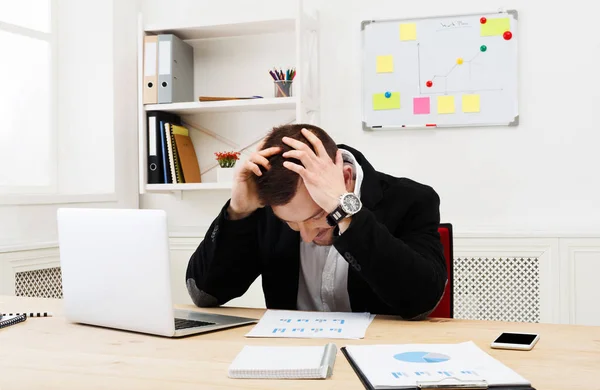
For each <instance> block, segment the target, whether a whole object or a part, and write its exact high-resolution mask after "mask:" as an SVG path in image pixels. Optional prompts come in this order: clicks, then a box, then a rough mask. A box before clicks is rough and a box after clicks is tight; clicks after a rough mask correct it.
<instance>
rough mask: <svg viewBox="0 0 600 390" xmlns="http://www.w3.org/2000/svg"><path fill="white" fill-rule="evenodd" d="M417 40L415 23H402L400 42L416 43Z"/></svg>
mask: <svg viewBox="0 0 600 390" xmlns="http://www.w3.org/2000/svg"><path fill="white" fill-rule="evenodd" d="M415 39H417V25H416V24H415V23H402V24H401V25H400V40H401V41H414V40H415Z"/></svg>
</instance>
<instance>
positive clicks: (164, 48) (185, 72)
mask: <svg viewBox="0 0 600 390" xmlns="http://www.w3.org/2000/svg"><path fill="white" fill-rule="evenodd" d="M158 83H159V84H158V103H177V102H191V101H193V100H194V49H193V48H192V46H190V45H189V44H187V43H185V42H184V41H182V40H181V39H180V38H178V37H177V36H176V35H174V34H160V35H158Z"/></svg>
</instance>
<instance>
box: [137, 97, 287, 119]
mask: <svg viewBox="0 0 600 390" xmlns="http://www.w3.org/2000/svg"><path fill="white" fill-rule="evenodd" d="M297 102H298V99H297V98H296V97H288V98H263V99H248V100H223V101H217V102H186V103H171V104H146V105H145V106H144V108H145V110H146V111H155V110H160V111H168V112H172V113H175V114H178V115H190V114H199V113H202V112H242V111H259V110H264V111H268V110H290V109H295V108H296V105H297Z"/></svg>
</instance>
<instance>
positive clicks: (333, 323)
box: [246, 310, 375, 339]
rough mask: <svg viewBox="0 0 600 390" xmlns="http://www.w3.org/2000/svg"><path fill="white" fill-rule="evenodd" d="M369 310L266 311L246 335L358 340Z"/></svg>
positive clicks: (365, 328) (370, 316) (368, 319)
mask: <svg viewBox="0 0 600 390" xmlns="http://www.w3.org/2000/svg"><path fill="white" fill-rule="evenodd" d="M374 318H375V315H371V314H370V313H337V312H333V313H332V312H312V311H294V310H291V311H288V310H267V311H266V312H265V314H264V315H263V316H262V318H261V319H260V321H259V322H258V323H257V324H256V325H255V326H254V328H252V330H251V331H250V332H249V333H248V334H246V336H247V337H286V338H287V337H289V338H331V339H362V338H364V337H365V332H366V331H367V328H368V327H369V325H370V324H371V322H372V321H373V319H374Z"/></svg>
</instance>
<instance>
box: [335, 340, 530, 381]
mask: <svg viewBox="0 0 600 390" xmlns="http://www.w3.org/2000/svg"><path fill="white" fill-rule="evenodd" d="M342 350H343V351H344V353H345V354H346V355H347V357H348V360H349V361H350V363H351V365H352V366H353V368H354V369H355V371H357V374H359V376H361V379H363V380H364V379H366V381H367V383H368V384H369V385H370V386H368V387H369V388H373V389H389V388H394V389H401V388H407V389H411V388H417V387H418V386H419V385H421V386H423V385H451V384H454V385H458V384H463V385H465V384H471V385H474V384H484V385H485V387H487V386H490V387H491V386H524V387H527V388H529V386H530V385H531V384H530V382H529V381H527V380H526V379H525V378H523V377H522V376H520V375H519V374H517V373H516V372H514V371H513V370H511V369H510V368H508V367H506V366H505V365H504V364H502V363H501V362H499V361H498V360H496V359H494V358H493V357H492V356H490V355H488V354H487V353H485V352H484V351H482V350H481V349H480V348H478V347H477V345H475V344H474V343H473V342H471V341H470V342H466V343H460V344H397V345H350V346H347V347H344V348H342Z"/></svg>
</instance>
